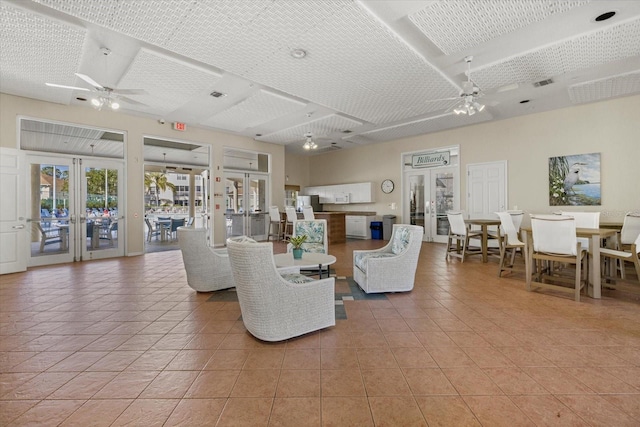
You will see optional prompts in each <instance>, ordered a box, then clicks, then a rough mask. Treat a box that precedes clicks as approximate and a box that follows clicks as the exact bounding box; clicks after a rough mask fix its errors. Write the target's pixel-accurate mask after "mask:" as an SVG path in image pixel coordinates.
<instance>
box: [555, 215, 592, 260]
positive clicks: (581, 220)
mask: <svg viewBox="0 0 640 427" xmlns="http://www.w3.org/2000/svg"><path fill="white" fill-rule="evenodd" d="M560 215H562V216H570V217H572V218H574V219H575V220H576V228H600V212H565V211H561V212H560ZM578 242H580V244H581V245H582V250H583V251H588V250H589V238H587V237H578Z"/></svg>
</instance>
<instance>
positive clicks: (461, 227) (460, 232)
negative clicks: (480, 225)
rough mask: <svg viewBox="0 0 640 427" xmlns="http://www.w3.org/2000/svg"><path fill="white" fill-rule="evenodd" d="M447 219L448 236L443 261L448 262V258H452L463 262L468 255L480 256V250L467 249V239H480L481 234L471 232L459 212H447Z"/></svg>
mask: <svg viewBox="0 0 640 427" xmlns="http://www.w3.org/2000/svg"><path fill="white" fill-rule="evenodd" d="M447 219H448V220H449V236H448V238H447V251H446V255H445V259H446V260H447V261H449V259H450V257H452V256H454V257H457V258H460V260H461V262H464V259H465V257H466V256H468V255H482V249H481V248H473V249H472V248H470V247H469V239H470V238H472V237H475V238H480V239H481V238H482V232H481V231H479V230H478V231H472V230H471V228H470V227H469V225H468V224H465V222H464V218H463V213H462V212H461V211H449V212H447ZM461 247H462V248H461Z"/></svg>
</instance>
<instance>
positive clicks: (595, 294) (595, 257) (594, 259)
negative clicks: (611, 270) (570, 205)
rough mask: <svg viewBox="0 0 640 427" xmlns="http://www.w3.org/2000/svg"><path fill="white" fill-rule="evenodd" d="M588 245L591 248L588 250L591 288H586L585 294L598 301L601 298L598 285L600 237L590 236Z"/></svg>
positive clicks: (599, 285) (599, 284)
mask: <svg viewBox="0 0 640 427" xmlns="http://www.w3.org/2000/svg"><path fill="white" fill-rule="evenodd" d="M589 245H590V246H591V247H590V248H589V249H590V250H589V283H590V285H591V286H588V287H587V292H588V293H589V296H590V297H592V298H595V299H600V298H601V297H602V295H601V283H600V236H599V235H597V234H594V235H593V236H591V241H590V242H589Z"/></svg>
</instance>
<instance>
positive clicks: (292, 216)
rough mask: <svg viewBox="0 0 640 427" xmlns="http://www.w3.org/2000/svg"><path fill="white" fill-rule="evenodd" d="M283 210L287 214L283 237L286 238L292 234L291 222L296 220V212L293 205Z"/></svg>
mask: <svg viewBox="0 0 640 427" xmlns="http://www.w3.org/2000/svg"><path fill="white" fill-rule="evenodd" d="M284 210H285V213H286V214H287V220H286V221H285V223H284V238H285V239H286V238H287V237H291V236H292V235H293V223H294V222H296V221H297V219H298V214H297V213H296V210H295V208H294V207H293V206H287V207H285V208H284Z"/></svg>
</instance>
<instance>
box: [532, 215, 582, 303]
mask: <svg viewBox="0 0 640 427" xmlns="http://www.w3.org/2000/svg"><path fill="white" fill-rule="evenodd" d="M531 231H532V235H533V251H532V253H531V255H530V258H531V259H532V260H533V261H534V263H535V268H534V271H535V272H536V273H535V274H536V279H537V282H536V284H535V286H536V287H541V288H548V289H553V290H556V291H563V292H567V291H569V292H573V294H574V299H575V300H576V301H580V290H581V289H582V288H583V287H584V288H585V289H586V286H585V285H586V281H587V277H588V274H587V271H588V259H589V258H588V257H587V256H586V255H585V251H583V250H582V247H581V244H580V242H578V239H577V237H576V220H575V219H574V218H572V217H569V216H564V215H531ZM542 261H545V262H546V263H547V266H546V267H544V268H543V266H542ZM553 262H560V263H564V264H574V265H575V266H576V267H575V277H574V278H573V279H572V280H568V279H567V278H566V277H562V276H560V275H559V274H557V273H558V271H556V269H555V268H554V266H553ZM583 262H584V263H585V268H584V269H583V268H582V263H583ZM583 273H584V274H583ZM583 276H584V280H583ZM544 280H553V281H559V282H568V283H573V288H568V287H565V286H561V285H556V284H551V283H545V282H543V281H544ZM527 290H528V291H531V276H530V275H527Z"/></svg>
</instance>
